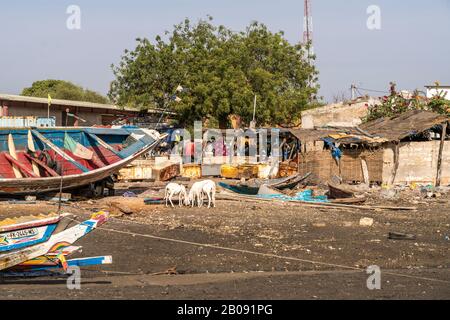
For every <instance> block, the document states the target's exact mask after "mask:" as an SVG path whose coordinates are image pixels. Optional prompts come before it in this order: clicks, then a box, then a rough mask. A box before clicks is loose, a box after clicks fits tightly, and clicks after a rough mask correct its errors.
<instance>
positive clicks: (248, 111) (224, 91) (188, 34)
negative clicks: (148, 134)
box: [109, 18, 318, 126]
mask: <svg viewBox="0 0 450 320" xmlns="http://www.w3.org/2000/svg"><path fill="white" fill-rule="evenodd" d="M211 20H212V18H209V19H208V20H201V21H199V22H198V23H197V24H194V25H192V24H191V23H190V21H189V20H187V19H186V20H185V21H184V22H182V23H180V24H178V25H175V26H174V29H173V30H172V31H171V32H166V34H165V35H164V36H158V37H156V39H155V41H154V42H150V41H149V40H148V39H137V47H136V48H135V49H134V50H133V51H128V50H125V54H124V55H123V56H122V60H121V61H120V63H119V64H118V65H117V66H114V65H113V66H112V68H113V72H114V74H115V77H116V79H115V80H114V81H113V82H112V84H111V89H110V92H109V97H110V99H111V100H113V101H115V102H116V103H118V104H119V105H126V106H130V107H133V106H134V107H139V108H141V109H142V108H152V107H159V108H165V107H168V108H169V109H170V110H173V111H176V112H177V113H178V117H179V122H180V124H184V125H192V122H193V121H195V120H205V119H208V120H209V122H210V123H211V124H213V125H218V124H221V125H222V126H223V125H224V124H226V123H227V122H228V121H227V117H228V116H229V115H230V114H236V115H239V116H240V117H241V118H242V119H243V120H244V122H245V123H249V122H250V120H251V119H252V116H253V99H254V96H255V95H256V96H257V101H258V103H257V112H256V119H257V122H258V124H259V125H278V124H288V125H289V124H295V123H298V122H299V119H300V113H301V111H302V110H305V109H307V108H309V107H311V101H312V100H314V99H315V95H316V94H317V90H318V85H317V71H316V69H315V68H314V66H313V64H312V63H310V61H311V60H308V57H307V56H306V54H305V52H306V50H305V48H304V47H303V46H301V45H300V44H298V45H292V44H290V43H289V42H288V41H287V40H286V39H285V38H284V34H283V33H282V32H278V33H272V32H270V31H269V30H268V28H267V27H266V26H265V25H263V24H260V23H257V22H254V23H252V24H251V25H250V26H249V27H247V28H246V30H245V31H244V32H232V31H231V30H229V29H227V28H226V27H224V26H215V25H213V24H212V22H211ZM310 58H311V59H313V57H310ZM179 85H181V86H182V87H184V88H187V90H186V91H184V92H181V93H176V90H175V89H176V88H177V87H178V86H179ZM175 94H177V95H178V97H179V98H180V99H181V101H179V102H175V101H173V99H172V98H173V97H174V95H175Z"/></svg>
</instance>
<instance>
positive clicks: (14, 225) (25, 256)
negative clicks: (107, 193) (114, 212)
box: [0, 212, 112, 274]
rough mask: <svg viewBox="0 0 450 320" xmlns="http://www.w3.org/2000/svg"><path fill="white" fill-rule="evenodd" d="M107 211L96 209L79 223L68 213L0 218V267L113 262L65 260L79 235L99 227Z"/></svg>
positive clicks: (36, 267)
mask: <svg viewBox="0 0 450 320" xmlns="http://www.w3.org/2000/svg"><path fill="white" fill-rule="evenodd" d="M107 219H108V214H107V213H105V212H98V213H96V214H94V215H92V217H91V218H90V219H89V220H86V221H84V222H81V223H78V222H76V220H74V218H73V216H72V215H70V214H61V215H57V214H50V215H47V216H43V215H39V216H26V217H20V218H7V219H5V220H3V221H0V270H1V271H2V272H1V274H3V273H4V272H29V271H44V270H54V269H63V270H67V268H68V267H70V266H90V265H99V264H109V263H112V258H111V257H110V256H103V257H93V258H79V259H72V260H66V257H67V256H69V255H71V254H73V253H74V252H76V251H79V250H80V249H81V247H77V246H73V244H74V243H75V242H76V241H77V240H78V239H80V238H82V237H84V236H85V235H87V234H88V233H90V232H91V231H92V230H94V229H95V228H97V227H99V226H101V225H102V224H103V223H105V222H106V221H107Z"/></svg>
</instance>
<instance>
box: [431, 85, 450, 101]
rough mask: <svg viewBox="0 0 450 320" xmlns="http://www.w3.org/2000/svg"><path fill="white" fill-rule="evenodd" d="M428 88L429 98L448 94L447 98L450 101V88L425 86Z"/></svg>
mask: <svg viewBox="0 0 450 320" xmlns="http://www.w3.org/2000/svg"><path fill="white" fill-rule="evenodd" d="M425 88H427V98H432V97H433V96H435V95H437V94H441V93H444V94H446V96H445V98H446V99H447V100H450V86H436V85H434V86H425Z"/></svg>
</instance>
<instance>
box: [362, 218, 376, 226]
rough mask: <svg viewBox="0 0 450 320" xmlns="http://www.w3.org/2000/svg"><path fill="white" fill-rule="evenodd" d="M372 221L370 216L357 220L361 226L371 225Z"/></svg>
mask: <svg viewBox="0 0 450 320" xmlns="http://www.w3.org/2000/svg"><path fill="white" fill-rule="evenodd" d="M373 222H374V221H373V219H372V218H361V220H359V225H360V226H361V227H371V226H373Z"/></svg>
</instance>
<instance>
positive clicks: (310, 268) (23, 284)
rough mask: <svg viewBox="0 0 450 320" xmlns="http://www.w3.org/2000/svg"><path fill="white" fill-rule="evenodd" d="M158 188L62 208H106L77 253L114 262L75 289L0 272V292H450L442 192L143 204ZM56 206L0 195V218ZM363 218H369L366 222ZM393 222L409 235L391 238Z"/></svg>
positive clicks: (277, 295) (85, 276)
mask: <svg viewBox="0 0 450 320" xmlns="http://www.w3.org/2000/svg"><path fill="white" fill-rule="evenodd" d="M153 195H156V194H152V193H151V192H150V193H147V194H143V195H139V197H137V198H124V197H121V196H117V197H111V198H104V199H100V200H89V201H80V202H71V203H69V204H68V205H66V206H64V211H66V212H70V213H73V214H76V215H77V216H78V217H77V219H79V220H82V219H85V218H87V217H88V216H89V213H91V212H94V211H96V210H101V209H105V210H108V211H110V213H111V215H112V216H113V217H112V218H111V219H110V221H109V222H108V223H107V224H105V225H104V226H103V227H102V228H100V229H99V230H96V231H94V232H93V233H91V234H89V235H88V236H87V237H85V238H84V239H81V240H80V241H79V242H78V243H77V244H80V245H82V246H83V252H82V253H81V255H82V256H98V255H112V256H113V264H112V265H108V266H102V267H101V268H100V267H95V268H84V269H83V270H82V284H81V290H68V289H67V287H66V278H64V277H46V278H31V279H25V278H0V285H1V290H0V299H51V298H56V299H450V271H449V263H450V254H449V244H450V241H449V236H450V210H449V208H450V199H449V197H448V196H447V195H442V196H441V197H440V198H438V199H422V198H420V197H418V196H417V195H412V196H411V195H409V194H408V195H405V196H400V197H399V199H401V200H380V198H378V197H377V195H376V194H375V195H372V196H370V197H369V200H368V203H367V204H373V205H375V204H378V205H384V206H386V205H389V206H414V207H417V210H416V211H394V210H381V209H377V210H366V209H364V210H361V209H348V208H343V209H341V208H339V209H337V208H311V207H306V206H303V205H299V204H286V203H281V202H275V203H270V202H268V203H267V202H258V203H256V202H244V201H238V200H237V199H236V200H234V201H229V200H219V201H217V207H216V208H214V209H207V208H206V207H204V208H186V207H183V208H179V207H176V208H173V209H172V208H166V207H165V206H162V205H145V204H144V202H143V197H145V196H153ZM55 210H56V205H55V204H50V203H48V202H39V203H38V204H34V205H22V204H9V203H0V213H1V215H2V216H11V215H24V214H26V215H28V214H37V213H48V212H52V211H55ZM123 211H126V212H128V213H130V212H131V214H123ZM364 217H366V218H372V219H373V220H374V224H373V225H372V226H370V227H364V226H361V225H360V219H361V218H364ZM389 232H401V233H408V234H414V235H415V236H416V239H415V240H412V241H411V240H409V241H405V240H389V239H388V233H389ZM371 265H377V266H379V267H380V268H381V290H369V289H368V288H367V284H366V281H367V278H368V276H369V275H368V274H367V273H366V268H367V267H368V266H371ZM168 270H172V271H174V270H176V274H173V275H168V274H167V273H169V272H168Z"/></svg>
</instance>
